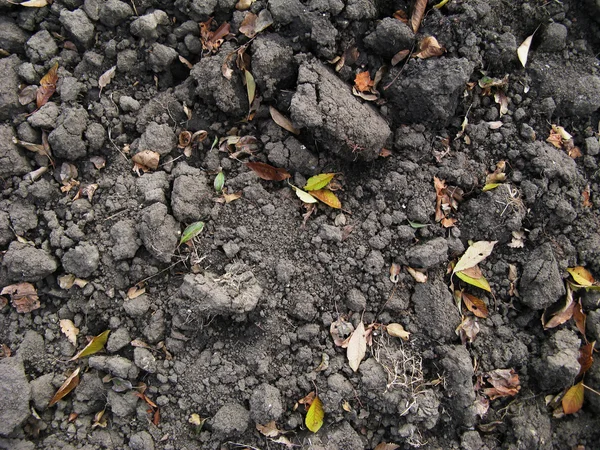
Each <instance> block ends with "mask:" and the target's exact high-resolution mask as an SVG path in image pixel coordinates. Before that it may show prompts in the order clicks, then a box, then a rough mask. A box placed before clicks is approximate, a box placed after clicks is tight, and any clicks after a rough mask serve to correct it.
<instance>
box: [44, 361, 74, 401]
mask: <svg viewBox="0 0 600 450" xmlns="http://www.w3.org/2000/svg"><path fill="white" fill-rule="evenodd" d="M80 370H81V368H80V367H78V368H77V369H75V370H74V371H73V373H72V374H71V375H70V376H69V377H68V378H67V379H66V380H65V382H64V383H63V384H62V386H61V387H60V388H58V391H56V394H54V397H52V399H51V400H50V403H48V408H50V407H51V406H54V405H55V404H56V403H58V402H59V401H60V400H62V399H63V398H64V397H65V396H66V395H67V394H68V393H69V392H71V391H72V390H73V389H75V388H76V387H77V385H79V371H80Z"/></svg>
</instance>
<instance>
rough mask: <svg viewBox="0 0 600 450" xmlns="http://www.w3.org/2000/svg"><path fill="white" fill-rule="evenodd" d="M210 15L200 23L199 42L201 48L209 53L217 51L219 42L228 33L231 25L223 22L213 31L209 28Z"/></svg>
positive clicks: (219, 45)
mask: <svg viewBox="0 0 600 450" xmlns="http://www.w3.org/2000/svg"><path fill="white" fill-rule="evenodd" d="M212 21H213V19H212V17H211V18H210V19H208V20H207V21H206V22H201V23H200V42H201V44H202V49H203V50H206V51H208V52H209V53H217V52H218V51H219V48H220V47H221V44H223V41H224V40H225V38H226V37H227V35H228V34H229V31H230V30H231V25H229V23H223V24H221V26H219V28H217V29H216V30H215V31H214V32H213V31H211V30H210V28H211V25H212Z"/></svg>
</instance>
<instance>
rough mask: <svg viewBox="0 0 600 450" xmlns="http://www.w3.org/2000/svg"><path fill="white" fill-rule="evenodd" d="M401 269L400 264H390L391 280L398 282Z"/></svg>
mask: <svg viewBox="0 0 600 450" xmlns="http://www.w3.org/2000/svg"><path fill="white" fill-rule="evenodd" d="M400 270H401V268H400V264H396V263H392V265H391V266H390V281H391V282H392V283H394V284H397V283H398V275H400Z"/></svg>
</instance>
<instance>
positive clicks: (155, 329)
mask: <svg viewBox="0 0 600 450" xmlns="http://www.w3.org/2000/svg"><path fill="white" fill-rule="evenodd" d="M142 333H143V334H144V337H145V338H146V340H147V341H148V342H149V343H150V344H157V343H158V342H159V341H162V340H163V339H164V338H165V314H164V313H163V312H162V310H160V309H159V310H156V311H154V313H152V314H151V315H150V318H149V320H148V325H147V326H145V327H144V329H143V330H142Z"/></svg>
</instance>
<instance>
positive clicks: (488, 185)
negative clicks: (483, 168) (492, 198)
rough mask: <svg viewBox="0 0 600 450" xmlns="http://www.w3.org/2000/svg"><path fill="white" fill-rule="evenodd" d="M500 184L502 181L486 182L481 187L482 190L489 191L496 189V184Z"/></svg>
mask: <svg viewBox="0 0 600 450" xmlns="http://www.w3.org/2000/svg"><path fill="white" fill-rule="evenodd" d="M500 184H502V183H488V184H486V185H485V186H484V187H483V189H482V191H483V192H487V191H491V190H492V189H496V188H497V187H498V186H500Z"/></svg>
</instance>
